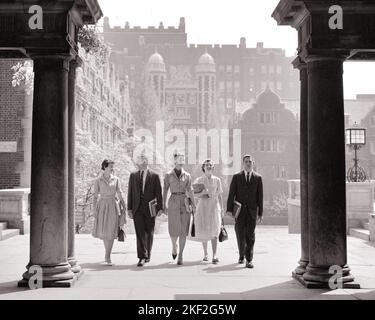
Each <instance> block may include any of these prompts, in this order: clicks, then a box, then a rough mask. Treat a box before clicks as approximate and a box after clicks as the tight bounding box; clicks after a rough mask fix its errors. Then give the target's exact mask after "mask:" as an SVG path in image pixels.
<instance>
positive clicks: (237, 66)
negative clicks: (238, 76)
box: [234, 65, 240, 73]
mask: <svg viewBox="0 0 375 320" xmlns="http://www.w3.org/2000/svg"><path fill="white" fill-rule="evenodd" d="M234 73H240V66H239V65H235V66H234Z"/></svg>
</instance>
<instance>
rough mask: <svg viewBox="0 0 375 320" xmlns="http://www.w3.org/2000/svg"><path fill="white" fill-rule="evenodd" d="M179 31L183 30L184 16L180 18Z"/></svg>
mask: <svg viewBox="0 0 375 320" xmlns="http://www.w3.org/2000/svg"><path fill="white" fill-rule="evenodd" d="M178 28H179V29H180V30H181V31H183V32H185V18H184V17H181V18H180V26H179V27H178Z"/></svg>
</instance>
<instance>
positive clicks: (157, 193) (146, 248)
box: [128, 155, 163, 267]
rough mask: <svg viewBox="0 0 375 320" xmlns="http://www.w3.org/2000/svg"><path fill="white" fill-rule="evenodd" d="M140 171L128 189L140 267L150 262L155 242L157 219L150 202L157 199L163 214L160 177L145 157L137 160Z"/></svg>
mask: <svg viewBox="0 0 375 320" xmlns="http://www.w3.org/2000/svg"><path fill="white" fill-rule="evenodd" d="M137 165H138V168H139V170H138V171H136V172H133V173H131V174H130V177H129V188H128V215H129V217H130V218H131V219H133V220H134V226H135V232H136V237H137V254H138V259H139V262H138V267H143V266H144V265H145V263H148V262H150V259H151V250H152V244H153V240H154V229H155V219H156V217H152V216H151V213H150V209H149V202H150V201H152V200H154V199H155V198H156V200H157V206H156V209H157V212H158V215H161V214H162V212H163V211H162V209H163V199H162V191H161V184H160V178H159V176H158V175H157V174H156V173H155V172H153V171H152V170H150V169H149V168H148V160H147V157H146V156H145V155H141V156H139V157H138V159H137Z"/></svg>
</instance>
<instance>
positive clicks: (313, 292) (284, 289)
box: [175, 280, 375, 300]
mask: <svg viewBox="0 0 375 320" xmlns="http://www.w3.org/2000/svg"><path fill="white" fill-rule="evenodd" d="M175 299H176V300H374V299H375V290H372V289H370V290H362V291H358V290H349V289H342V290H328V289H307V288H305V287H304V286H302V285H301V284H300V283H298V282H297V281H295V280H290V281H286V282H282V283H278V284H275V285H271V286H266V287H262V288H256V289H253V290H248V291H243V292H222V293H219V294H176V295H175Z"/></svg>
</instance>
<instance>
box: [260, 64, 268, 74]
mask: <svg viewBox="0 0 375 320" xmlns="http://www.w3.org/2000/svg"><path fill="white" fill-rule="evenodd" d="M261 72H262V74H267V66H264V65H263V66H262V69H261Z"/></svg>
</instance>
